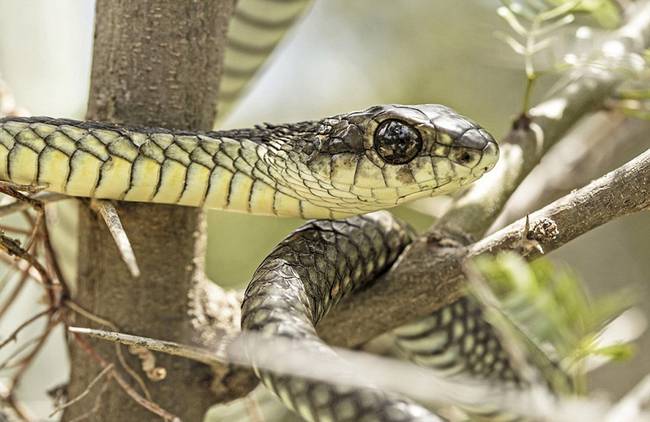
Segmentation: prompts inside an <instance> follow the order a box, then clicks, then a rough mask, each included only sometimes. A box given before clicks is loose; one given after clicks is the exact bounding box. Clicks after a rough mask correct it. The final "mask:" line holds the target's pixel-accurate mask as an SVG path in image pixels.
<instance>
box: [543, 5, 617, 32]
mask: <svg viewBox="0 0 650 422" xmlns="http://www.w3.org/2000/svg"><path fill="white" fill-rule="evenodd" d="M547 2H548V3H549V4H552V5H554V6H558V7H564V8H566V7H568V6H572V7H570V8H569V9H568V10H567V11H568V12H582V13H588V14H589V15H591V16H592V17H593V18H594V20H595V21H596V22H597V23H598V25H600V26H602V27H603V28H607V29H614V28H617V27H618V26H619V25H620V24H621V20H622V17H621V11H620V9H619V7H618V6H617V5H616V2H615V1H612V0H581V1H577V2H576V1H567V0H547Z"/></svg>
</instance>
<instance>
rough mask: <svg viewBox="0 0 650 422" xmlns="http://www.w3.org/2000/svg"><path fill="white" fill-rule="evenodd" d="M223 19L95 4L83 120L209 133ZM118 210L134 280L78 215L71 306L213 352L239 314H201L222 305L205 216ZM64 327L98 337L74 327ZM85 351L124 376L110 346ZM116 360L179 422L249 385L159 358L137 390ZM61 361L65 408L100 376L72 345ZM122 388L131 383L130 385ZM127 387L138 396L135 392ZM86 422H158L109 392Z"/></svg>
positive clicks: (189, 9) (92, 219) (153, 4)
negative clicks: (155, 373) (207, 267)
mask: <svg viewBox="0 0 650 422" xmlns="http://www.w3.org/2000/svg"><path fill="white" fill-rule="evenodd" d="M233 8H234V0H215V1H210V2H206V1H193V0H150V1H147V2H139V1H130V0H98V1H97V5H96V18H95V44H94V53H93V65H92V76H91V89H90V99H89V104H88V113H87V118H88V119H92V120H102V121H111V122H119V123H121V124H125V125H136V126H162V127H168V128H178V129H198V130H209V129H210V128H211V126H212V124H213V122H214V120H215V114H216V104H217V95H218V87H219V79H220V76H221V70H222V60H223V54H224V49H225V38H226V30H227V26H228V20H229V18H230V15H231V14H232V11H233ZM117 209H118V212H119V214H120V216H121V218H122V222H123V224H124V227H125V230H126V232H127V234H128V236H129V239H130V241H131V243H132V246H133V249H134V251H135V254H136V258H137V260H138V264H139V267H140V270H141V273H142V274H141V276H140V277H139V278H137V279H134V278H132V277H131V276H130V275H129V272H128V271H127V268H126V266H125V264H124V263H123V262H122V260H121V259H120V256H119V254H118V251H117V248H116V246H115V244H114V242H113V240H112V238H111V237H110V235H109V232H108V230H107V228H106V227H105V224H104V223H103V222H102V221H101V219H100V218H99V217H98V215H97V214H96V213H95V212H94V211H92V210H91V209H90V207H88V206H86V204H82V206H80V212H79V219H80V223H79V258H78V285H77V289H76V292H75V296H74V300H75V301H76V302H77V303H79V304H81V305H82V306H83V307H84V308H86V309H87V310H89V311H90V312H92V313H94V314H96V315H99V316H101V317H102V318H105V319H108V320H110V321H112V322H114V323H115V324H116V325H117V326H118V327H119V329H120V330H121V331H122V332H125V333H132V334H139V335H146V336H151V337H155V338H160V339H167V340H174V341H179V342H183V343H194V344H201V345H202V346H207V347H211V346H214V344H210V343H214V342H217V341H218V338H219V337H220V335H221V334H224V333H226V332H230V331H232V330H234V329H236V328H235V327H237V326H238V324H239V316H238V310H237V309H236V308H233V309H230V308H229V306H231V305H232V303H233V301H227V300H222V301H221V303H222V304H223V305H224V306H223V309H217V311H218V312H213V314H208V313H209V311H210V310H208V309H206V308H205V307H203V306H202V304H203V303H205V302H207V300H203V299H204V298H205V297H207V296H210V297H211V298H212V300H211V301H212V303H214V299H215V297H217V302H219V298H218V296H219V295H220V294H223V292H222V291H221V290H219V289H218V288H217V287H216V286H213V285H211V284H210V283H209V282H207V280H206V279H205V276H204V273H203V264H204V262H203V261H204V255H205V246H206V233H205V218H204V213H203V211H201V210H200V209H195V208H186V207H176V206H163V205H148V204H146V205H145V204H133V203H120V204H118V206H117ZM212 311H214V309H212ZM219 312H221V313H222V314H221V317H220V315H219ZM74 324H75V325H80V326H90V327H98V328H102V327H101V326H98V325H97V324H96V323H93V322H91V321H88V320H87V319H84V318H79V317H77V318H76V320H75V321H74ZM206 324H207V325H212V326H211V327H205V325H206ZM103 328H106V327H103ZM219 330H221V331H219ZM206 333H211V334H212V337H210V336H206V335H205V334H206ZM91 344H92V345H93V347H94V348H95V349H96V350H97V351H98V352H99V354H101V356H102V357H104V358H106V359H107V360H108V361H110V362H115V368H116V369H119V370H122V369H121V367H120V365H119V364H118V363H117V361H116V354H115V348H114V345H112V344H109V343H105V342H97V341H91ZM124 354H125V355H127V360H128V362H129V364H130V365H131V366H132V368H134V369H135V370H136V372H137V373H138V374H139V375H140V376H141V377H142V378H143V379H145V380H146V384H147V388H148V389H149V391H150V392H151V400H152V401H153V402H155V403H157V404H158V405H160V406H161V407H162V408H164V409H165V410H167V411H169V412H171V413H173V414H175V415H177V416H179V417H180V418H181V419H182V420H185V421H200V420H202V419H203V416H204V414H205V412H206V410H207V409H208V408H209V406H211V405H212V404H214V403H216V402H218V401H226V400H228V399H231V398H235V397H238V396H240V395H244V394H246V393H247V392H248V391H250V389H251V388H252V387H253V386H254V385H255V381H253V378H252V376H251V374H250V373H249V372H248V371H243V370H239V369H237V368H210V367H208V366H205V365H203V364H199V363H197V362H194V361H190V360H186V359H180V358H177V357H170V356H166V355H155V357H156V364H157V366H159V367H163V368H165V370H166V372H167V376H166V378H165V379H164V380H162V381H158V382H153V381H149V380H147V377H146V375H145V374H144V373H143V371H142V369H141V366H142V364H141V362H140V361H139V360H138V359H137V358H136V357H134V356H133V355H131V354H129V353H128V352H127V351H126V349H125V350H124ZM70 355H71V368H72V369H71V378H70V383H69V387H68V397H70V398H73V397H76V396H77V395H79V394H80V393H81V392H82V391H84V390H85V389H86V387H87V386H88V384H89V383H90V382H91V380H92V379H93V378H94V377H95V376H96V375H97V373H98V372H99V371H100V370H101V368H100V367H99V365H98V364H97V362H96V361H94V360H92V359H91V358H90V357H89V356H88V354H87V353H86V352H84V351H83V350H82V348H80V347H79V346H78V345H77V344H76V342H75V341H74V339H71V341H70ZM215 377H216V378H215ZM125 378H127V379H131V378H129V376H128V375H125ZM133 385H135V387H134V389H135V390H137V391H138V392H139V393H140V394H143V393H142V390H141V389H140V387H138V386H137V384H135V383H134V384H133ZM95 390H100V388H96V389H95ZM215 392H216V393H217V394H216V395H215ZM93 395H94V393H93V394H92V395H91V397H89V398H86V399H84V400H83V401H81V402H80V403H77V404H75V405H73V406H71V407H69V408H68V409H67V410H66V412H65V414H64V420H70V419H73V418H75V417H77V416H79V415H81V414H83V413H85V412H88V411H89V410H90V409H92V407H93V405H94V403H95V399H94V397H93ZM90 418H91V419H92V420H94V421H131V420H134V421H135V420H137V421H149V420H151V421H159V420H160V417H159V416H156V415H154V414H153V413H150V412H149V411H147V410H145V409H144V408H143V407H141V406H140V405H138V404H137V403H135V402H134V401H133V400H131V399H130V398H129V397H128V396H127V395H126V394H125V393H124V392H123V391H122V390H121V389H120V388H119V387H118V386H117V384H116V383H115V382H111V383H109V387H108V389H107V391H105V392H104V393H103V395H102V397H101V407H100V409H99V411H98V412H96V413H95V414H93V415H92V416H91V417H90Z"/></svg>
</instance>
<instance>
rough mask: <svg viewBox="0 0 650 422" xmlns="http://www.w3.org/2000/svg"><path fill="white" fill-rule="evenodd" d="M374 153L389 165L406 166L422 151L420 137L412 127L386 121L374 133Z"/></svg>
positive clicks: (397, 121)
mask: <svg viewBox="0 0 650 422" xmlns="http://www.w3.org/2000/svg"><path fill="white" fill-rule="evenodd" d="M374 146H375V151H377V154H379V156H380V157H381V158H382V159H384V161H386V162H387V163H389V164H406V163H408V162H409V161H411V160H412V159H414V158H415V157H416V156H417V155H418V153H419V152H420V150H422V137H421V136H420V132H418V130H417V129H415V128H414V127H412V126H410V125H408V124H406V123H404V122H401V121H399V120H394V119H391V120H386V121H384V122H382V123H381V124H380V125H379V126H378V127H377V130H376V131H375V142H374Z"/></svg>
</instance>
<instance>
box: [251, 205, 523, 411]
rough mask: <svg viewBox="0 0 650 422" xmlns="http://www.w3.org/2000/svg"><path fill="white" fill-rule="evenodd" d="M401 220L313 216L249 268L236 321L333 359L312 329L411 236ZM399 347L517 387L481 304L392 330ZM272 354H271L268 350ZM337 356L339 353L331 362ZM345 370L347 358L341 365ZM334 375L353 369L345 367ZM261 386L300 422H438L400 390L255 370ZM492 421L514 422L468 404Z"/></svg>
mask: <svg viewBox="0 0 650 422" xmlns="http://www.w3.org/2000/svg"><path fill="white" fill-rule="evenodd" d="M411 233H412V231H410V230H409V228H408V226H407V225H405V224H404V223H402V222H400V221H399V220H396V219H395V218H393V217H392V216H391V215H390V214H389V213H387V212H375V213H372V214H367V215H364V216H355V217H350V218H347V219H345V220H340V221H312V222H309V223H307V224H305V225H304V226H303V227H301V228H300V229H298V230H296V231H295V232H294V233H292V234H291V235H289V236H288V237H287V238H286V239H285V240H283V241H282V242H281V243H280V244H279V245H278V246H277V247H276V248H275V249H274V250H273V251H272V252H271V253H270V254H269V255H268V257H267V258H266V259H265V260H264V261H263V262H262V264H261V265H260V266H259V268H258V269H257V270H256V272H255V274H254V275H253V278H252V281H251V283H250V284H249V286H248V288H247V290H246V293H245V295H244V301H243V304H242V328H243V329H245V330H249V331H253V332H260V333H262V335H265V336H269V338H274V337H277V336H280V337H282V338H289V339H291V340H299V341H300V343H299V346H300V348H299V350H301V351H315V352H320V353H321V355H324V356H326V357H327V356H329V357H330V359H332V360H333V361H334V362H338V361H340V359H338V358H337V356H336V354H335V353H334V352H333V351H332V350H331V349H328V348H327V346H326V345H324V344H323V343H322V341H321V340H320V339H319V338H318V336H317V334H316V329H315V326H316V324H318V322H319V321H320V320H321V319H322V318H323V317H324V316H325V314H326V313H327V312H328V311H329V310H330V309H331V308H332V307H333V306H335V305H336V303H337V302H339V301H340V300H341V299H342V298H343V297H345V296H347V295H349V294H353V293H354V292H355V291H356V290H359V289H362V288H364V287H366V286H367V285H368V284H370V283H372V282H373V281H374V280H375V279H376V278H377V277H378V276H379V275H380V274H382V273H383V272H385V271H386V270H387V269H388V268H390V266H391V265H392V264H393V263H394V262H395V260H396V259H397V257H398V256H399V254H400V253H401V252H402V250H403V249H404V248H405V247H406V246H407V245H408V244H409V243H410V242H411V241H412V235H411ZM397 335H398V337H397V338H398V344H399V345H400V346H401V347H403V348H404V349H405V350H407V351H408V352H409V353H410V354H411V357H412V358H413V360H414V361H415V362H416V363H419V364H421V365H423V366H427V367H431V368H434V369H436V370H437V371H438V372H439V374H440V376H452V375H465V376H471V377H473V378H474V379H480V380H483V381H488V382H490V381H491V382H493V383H494V384H495V385H497V384H498V385H499V387H498V388H501V389H504V388H517V387H519V386H520V385H521V380H520V379H519V376H518V374H517V372H516V371H515V369H514V368H513V365H512V364H511V361H510V357H509V356H508V355H507V354H506V352H505V350H504V349H503V348H502V346H501V342H500V340H499V338H498V336H497V335H496V333H495V331H494V329H493V328H492V326H491V325H490V324H488V323H487V322H485V320H484V318H483V316H482V314H481V310H480V308H479V307H478V306H477V305H475V304H473V303H472V301H471V299H469V298H462V299H460V300H458V301H456V302H455V303H453V304H451V305H448V306H445V307H443V308H442V309H440V310H438V311H436V312H434V313H433V314H432V315H430V316H429V317H426V318H424V319H422V320H421V321H419V322H418V323H417V324H410V325H408V326H405V327H404V328H401V329H399V330H397ZM287 358H288V359H290V358H291V357H290V356H289V357H287ZM271 359H273V358H272V357H271ZM337 359H338V360H337ZM338 363H339V365H338V366H339V367H341V368H345V367H346V365H345V362H338ZM349 372H350V373H345V371H343V370H342V373H341V374H337V378H343V379H345V377H347V376H350V377H353V378H354V374H353V373H352V371H351V370H350V371H349ZM257 373H258V375H259V376H260V378H261V380H262V382H263V383H265V384H266V385H267V386H268V387H269V388H270V389H271V390H272V391H273V392H274V393H275V394H276V395H278V396H279V397H280V398H282V400H283V401H284V402H285V403H286V404H287V405H288V406H289V407H290V408H291V409H293V410H294V411H296V412H298V413H299V414H300V415H301V416H303V417H304V418H305V419H307V420H316V421H318V420H323V421H358V420H378V421H437V420H440V419H439V418H438V416H436V415H434V414H433V413H431V412H430V411H429V410H427V409H425V408H423V407H420V406H419V405H416V404H414V403H412V402H410V401H408V400H405V399H403V398H401V397H397V396H394V395H390V394H387V393H385V392H381V391H377V390H373V389H371V388H366V389H353V388H351V387H349V386H345V385H344V386H340V385H335V384H328V383H325V382H319V381H314V380H309V379H300V378H296V377H295V376H288V375H282V374H274V373H272V372H269V371H264V370H257ZM465 409H466V410H468V411H469V412H470V413H473V414H476V415H480V416H481V417H483V418H486V417H490V418H494V420H501V421H506V420H516V419H517V418H516V417H514V416H513V415H510V414H508V413H504V412H501V411H499V410H498V409H496V408H495V407H493V406H490V404H489V403H488V404H482V405H474V406H472V407H471V408H468V407H466V408H465Z"/></svg>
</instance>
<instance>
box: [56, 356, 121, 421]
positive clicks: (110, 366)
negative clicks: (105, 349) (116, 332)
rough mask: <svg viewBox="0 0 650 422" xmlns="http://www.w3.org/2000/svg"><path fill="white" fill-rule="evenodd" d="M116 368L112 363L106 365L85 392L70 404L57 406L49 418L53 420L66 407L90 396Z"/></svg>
mask: <svg viewBox="0 0 650 422" xmlns="http://www.w3.org/2000/svg"><path fill="white" fill-rule="evenodd" d="M114 367H115V365H113V364H112V363H110V364H108V365H106V366H105V367H104V368H103V369H102V370H101V371H99V374H97V376H96V377H95V378H93V380H92V381H90V383H89V384H88V386H87V387H86V389H85V390H84V391H82V392H81V394H79V395H78V396H77V397H75V398H73V399H71V400H68V402H66V403H63V404H62V405H60V406H57V407H56V409H54V411H52V413H50V416H49V417H50V418H51V417H52V416H54V415H56V414H57V413H59V412H61V411H63V409H65V408H66V407H69V406H72V405H73V404H75V403H76V402H78V401H80V400H82V399H83V398H84V397H86V396H87V395H88V394H90V390H92V389H93V387H94V386H95V384H97V383H98V382H99V381H100V380H101V379H102V378H104V376H105V375H106V374H108V373H109V372H111V371H113V368H114Z"/></svg>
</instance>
